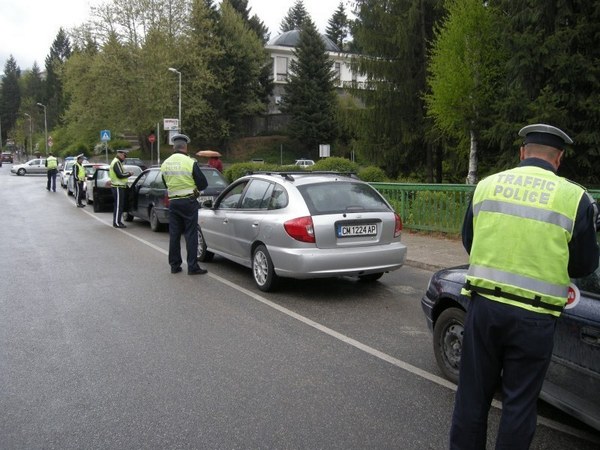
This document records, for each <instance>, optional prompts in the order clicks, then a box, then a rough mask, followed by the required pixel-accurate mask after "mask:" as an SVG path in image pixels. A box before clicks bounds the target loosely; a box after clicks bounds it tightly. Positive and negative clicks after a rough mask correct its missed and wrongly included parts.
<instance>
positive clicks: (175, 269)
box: [171, 267, 182, 273]
mask: <svg viewBox="0 0 600 450" xmlns="http://www.w3.org/2000/svg"><path fill="white" fill-rule="evenodd" d="M181 271H182V269H181V267H171V273H179V272H181Z"/></svg>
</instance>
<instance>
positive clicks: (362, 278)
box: [358, 272, 383, 283]
mask: <svg viewBox="0 0 600 450" xmlns="http://www.w3.org/2000/svg"><path fill="white" fill-rule="evenodd" d="M382 276H383V272H377V273H370V274H369V275H359V276H358V279H359V280H360V281H364V282H365V283H368V282H373V281H377V280H379V279H380V278H381V277H382Z"/></svg>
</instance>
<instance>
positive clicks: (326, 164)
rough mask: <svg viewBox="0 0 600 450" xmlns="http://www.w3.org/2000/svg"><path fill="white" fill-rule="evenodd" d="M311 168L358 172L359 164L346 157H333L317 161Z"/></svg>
mask: <svg viewBox="0 0 600 450" xmlns="http://www.w3.org/2000/svg"><path fill="white" fill-rule="evenodd" d="M310 170H324V171H336V172H353V173H358V164H356V163H355V162H352V161H350V160H349V159H346V158H338V157H332V158H325V159H321V160H319V161H317V162H316V163H315V165H314V166H312V167H311V168H310Z"/></svg>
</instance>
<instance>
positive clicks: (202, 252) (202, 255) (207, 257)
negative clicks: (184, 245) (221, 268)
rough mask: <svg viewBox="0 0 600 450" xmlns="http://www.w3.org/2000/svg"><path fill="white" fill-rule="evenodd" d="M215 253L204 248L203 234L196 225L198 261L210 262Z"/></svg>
mask: <svg viewBox="0 0 600 450" xmlns="http://www.w3.org/2000/svg"><path fill="white" fill-rule="evenodd" d="M214 256H215V254H214V253H213V252H209V251H208V250H206V241H205V240H204V235H203V234H202V231H201V230H200V227H198V261H200V262H211V261H212V259H213V257H214Z"/></svg>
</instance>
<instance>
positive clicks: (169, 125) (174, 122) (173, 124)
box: [163, 119, 179, 131]
mask: <svg viewBox="0 0 600 450" xmlns="http://www.w3.org/2000/svg"><path fill="white" fill-rule="evenodd" d="M163 121H164V124H163V126H164V127H165V131H171V130H179V119H163Z"/></svg>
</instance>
